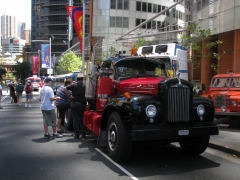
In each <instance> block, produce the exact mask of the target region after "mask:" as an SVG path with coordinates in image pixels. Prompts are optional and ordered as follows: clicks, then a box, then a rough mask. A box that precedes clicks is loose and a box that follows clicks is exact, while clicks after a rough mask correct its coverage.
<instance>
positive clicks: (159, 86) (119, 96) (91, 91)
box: [83, 57, 218, 162]
mask: <svg viewBox="0 0 240 180" xmlns="http://www.w3.org/2000/svg"><path fill="white" fill-rule="evenodd" d="M85 96H86V99H87V102H88V103H87V104H88V105H87V107H86V110H85V112H84V117H83V124H84V126H85V127H86V128H87V129H88V130H89V131H90V132H92V133H93V134H94V135H95V136H97V138H98V146H107V149H108V154H109V156H110V157H111V158H112V159H113V160H115V161H117V162H118V161H124V160H127V159H128V157H129V156H130V152H131V149H132V143H133V142H140V143H141V142H143V141H168V142H179V144H180V146H181V148H182V149H183V151H184V152H186V153H188V154H201V153H202V152H204V151H205V149H206V148H207V146H208V143H209V137H210V135H217V134H218V127H216V126H214V125H213V120H214V111H215V108H214V104H213V102H212V101H211V100H210V99H208V98H204V97H193V85H192V84H191V83H189V82H188V81H186V80H183V79H179V78H168V77H167V73H166V69H165V64H164V63H163V62H162V61H161V60H156V59H153V58H146V57H129V58H124V59H120V60H106V61H104V63H103V65H102V67H101V68H100V69H99V70H98V68H97V67H96V66H94V63H93V62H91V61H89V62H88V67H87V76H86V94H85Z"/></svg>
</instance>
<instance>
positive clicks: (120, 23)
mask: <svg viewBox="0 0 240 180" xmlns="http://www.w3.org/2000/svg"><path fill="white" fill-rule="evenodd" d="M122 24H123V23H122V17H116V27H122Z"/></svg>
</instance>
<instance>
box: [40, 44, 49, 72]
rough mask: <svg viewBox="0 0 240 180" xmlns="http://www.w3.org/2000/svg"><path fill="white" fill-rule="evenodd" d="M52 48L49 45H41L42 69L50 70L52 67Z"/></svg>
mask: <svg viewBox="0 0 240 180" xmlns="http://www.w3.org/2000/svg"><path fill="white" fill-rule="evenodd" d="M49 55H50V46H49V44H41V59H42V68H47V69H49V66H50V59H49Z"/></svg>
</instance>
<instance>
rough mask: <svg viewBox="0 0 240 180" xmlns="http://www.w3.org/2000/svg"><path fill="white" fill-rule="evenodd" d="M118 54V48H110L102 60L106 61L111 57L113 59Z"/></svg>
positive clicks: (103, 53)
mask: <svg viewBox="0 0 240 180" xmlns="http://www.w3.org/2000/svg"><path fill="white" fill-rule="evenodd" d="M117 53H118V52H117V50H116V48H115V47H112V46H110V48H109V49H108V51H107V52H102V57H101V59H102V60H105V59H107V58H109V57H113V56H114V55H115V54H117Z"/></svg>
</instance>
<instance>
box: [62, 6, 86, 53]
mask: <svg viewBox="0 0 240 180" xmlns="http://www.w3.org/2000/svg"><path fill="white" fill-rule="evenodd" d="M66 9H67V12H68V15H69V16H70V17H71V19H72V22H73V25H74V28H75V30H76V32H77V36H78V40H79V42H80V50H81V52H82V36H83V31H82V26H83V8H82V7H78V6H66Z"/></svg>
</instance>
